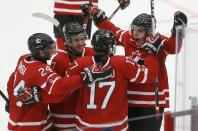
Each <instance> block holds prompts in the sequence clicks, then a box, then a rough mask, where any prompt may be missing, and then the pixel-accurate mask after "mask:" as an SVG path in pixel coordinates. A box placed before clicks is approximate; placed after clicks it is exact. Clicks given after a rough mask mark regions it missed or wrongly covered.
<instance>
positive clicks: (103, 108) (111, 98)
mask: <svg viewBox="0 0 198 131" xmlns="http://www.w3.org/2000/svg"><path fill="white" fill-rule="evenodd" d="M93 64H96V62H95V61H94V57H84V58H80V59H78V60H77V61H76V62H74V63H73V66H72V68H71V72H70V73H71V74H73V73H74V74H75V73H79V72H80V70H82V69H83V68H84V67H87V66H91V65H93ZM127 64H128V63H126V58H125V57H124V56H114V57H111V58H109V59H108V61H107V63H106V64H105V65H104V67H103V68H105V67H107V66H109V65H111V66H112V67H113V70H114V71H113V75H112V77H111V78H110V79H108V80H107V81H100V82H96V83H94V84H92V85H88V86H84V88H81V89H80V96H79V99H78V103H77V107H76V115H77V126H78V127H79V128H82V127H84V126H87V127H94V130H96V129H97V128H98V130H102V129H105V128H111V129H113V130H122V129H127V127H128V125H127V115H128V104H127V95H126V93H127V88H126V84H127V80H129V78H130V76H129V75H128V73H127V72H131V71H129V70H130V67H129V66H127ZM130 66H131V70H132V67H133V66H132V65H131V64H130ZM131 76H132V75H131ZM90 130H93V128H92V129H90Z"/></svg>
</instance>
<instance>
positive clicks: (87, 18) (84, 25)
mask: <svg viewBox="0 0 198 131" xmlns="http://www.w3.org/2000/svg"><path fill="white" fill-rule="evenodd" d="M89 5H92V0H89ZM88 22H89V16H87V17H85V18H84V23H83V29H84V30H85V31H86V29H87V24H88Z"/></svg>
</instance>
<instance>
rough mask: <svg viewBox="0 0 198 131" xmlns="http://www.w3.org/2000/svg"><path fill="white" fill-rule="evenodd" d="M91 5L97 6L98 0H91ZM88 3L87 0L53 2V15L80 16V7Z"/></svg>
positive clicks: (59, 0) (56, 0)
mask: <svg viewBox="0 0 198 131" xmlns="http://www.w3.org/2000/svg"><path fill="white" fill-rule="evenodd" d="M91 1H92V4H93V5H95V6H98V0H91ZM86 3H89V0H55V4H54V13H55V14H67V15H78V16H80V15H82V11H81V9H80V5H82V4H86Z"/></svg>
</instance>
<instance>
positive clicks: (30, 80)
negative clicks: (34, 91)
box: [7, 55, 83, 131]
mask: <svg viewBox="0 0 198 131" xmlns="http://www.w3.org/2000/svg"><path fill="white" fill-rule="evenodd" d="M82 84H83V83H82V79H81V77H80V75H78V76H73V77H72V78H66V77H65V78H61V77H60V76H58V74H57V73H55V72H54V71H53V70H52V69H51V68H50V66H49V65H47V64H45V63H43V62H41V61H32V60H30V55H23V56H21V57H20V59H19V61H18V64H17V66H16V69H15V71H14V73H12V75H11V76H10V79H9V81H8V84H7V85H8V88H7V91H8V96H9V102H10V115H9V122H8V129H9V130H14V131H28V130H29V131H30V130H31V131H41V130H43V131H47V130H50V129H51V126H52V122H51V118H50V115H49V112H48V105H47V104H48V103H56V102H60V101H62V100H63V98H64V97H65V96H66V95H68V94H70V92H72V91H73V90H75V89H76V88H79V87H81V86H82ZM69 85H70V86H69ZM33 86H38V87H41V90H42V91H41V99H42V103H41V102H39V103H32V104H22V103H21V102H20V101H17V99H16V95H17V94H18V92H17V91H18V90H19V89H20V88H24V87H26V88H31V87H33Z"/></svg>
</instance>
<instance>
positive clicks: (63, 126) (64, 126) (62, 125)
mask: <svg viewBox="0 0 198 131" xmlns="http://www.w3.org/2000/svg"><path fill="white" fill-rule="evenodd" d="M53 126H55V127H58V128H71V127H76V124H74V123H72V124H56V123H53Z"/></svg>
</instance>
